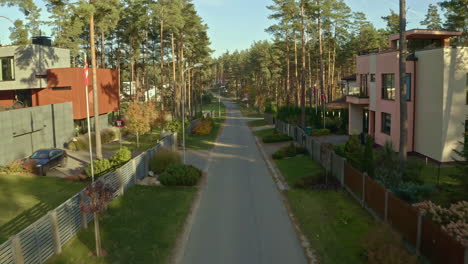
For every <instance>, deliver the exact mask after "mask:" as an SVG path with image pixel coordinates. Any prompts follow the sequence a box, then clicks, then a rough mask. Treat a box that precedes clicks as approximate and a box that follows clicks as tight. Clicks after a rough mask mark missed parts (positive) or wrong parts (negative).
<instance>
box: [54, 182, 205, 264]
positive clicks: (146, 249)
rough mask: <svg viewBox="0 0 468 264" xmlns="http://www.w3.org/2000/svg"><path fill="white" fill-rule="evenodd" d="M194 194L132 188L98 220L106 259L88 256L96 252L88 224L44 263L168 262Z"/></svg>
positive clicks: (184, 190)
mask: <svg viewBox="0 0 468 264" xmlns="http://www.w3.org/2000/svg"><path fill="white" fill-rule="evenodd" d="M195 192H196V188H183V187H176V188H169V187H155V186H140V185H137V186H134V187H132V188H131V189H129V190H128V192H126V193H125V195H124V196H122V197H119V198H118V199H117V200H115V201H113V202H112V203H111V204H110V206H109V208H108V210H107V211H106V212H105V214H104V216H102V217H101V221H100V227H101V235H102V245H103V248H104V250H105V251H106V252H107V254H108V255H107V256H106V257H101V258H95V257H90V254H91V252H94V251H95V244H94V232H93V230H94V228H93V226H92V225H91V226H90V227H88V229H87V230H85V231H82V232H80V233H79V234H78V236H77V237H75V238H74V239H72V240H71V241H70V242H68V243H67V244H66V245H65V247H64V248H63V252H62V254H60V255H58V256H54V257H52V258H51V259H50V260H49V261H48V262H47V263H64V264H65V263H67V264H68V263H72V264H73V263H76V264H81V263H87V264H94V263H100V264H110V263H167V262H168V257H169V256H170V254H171V251H172V249H173V248H174V245H175V242H176V238H177V236H178V235H179V233H180V232H181V231H182V228H183V226H184V223H185V219H186V217H187V216H188V213H189V211H190V208H191V205H192V201H193V199H194V196H195Z"/></svg>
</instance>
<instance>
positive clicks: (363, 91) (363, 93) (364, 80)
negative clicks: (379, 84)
mask: <svg viewBox="0 0 468 264" xmlns="http://www.w3.org/2000/svg"><path fill="white" fill-rule="evenodd" d="M360 88H361V89H360V91H359V93H360V94H359V96H363V97H366V96H368V94H367V74H361V86H360Z"/></svg>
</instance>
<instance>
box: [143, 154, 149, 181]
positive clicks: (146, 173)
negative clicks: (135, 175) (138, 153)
mask: <svg viewBox="0 0 468 264" xmlns="http://www.w3.org/2000/svg"><path fill="white" fill-rule="evenodd" d="M144 153H145V154H144V157H145V176H144V177H147V176H148V172H149V162H150V155H149V153H148V150H147V151H145V152H144ZM144 177H143V178H144Z"/></svg>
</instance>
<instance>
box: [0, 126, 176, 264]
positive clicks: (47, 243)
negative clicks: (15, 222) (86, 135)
mask: <svg viewBox="0 0 468 264" xmlns="http://www.w3.org/2000/svg"><path fill="white" fill-rule="evenodd" d="M176 140H177V136H176V135H175V134H172V135H169V136H167V137H164V138H163V139H162V140H161V141H160V142H159V144H158V145H157V146H155V147H153V148H151V149H149V150H147V151H145V152H143V153H141V154H140V155H138V156H137V157H135V158H133V159H131V160H130V161H129V162H127V163H126V164H125V165H123V166H122V167H120V168H118V169H117V170H116V171H113V172H109V173H107V174H106V175H104V176H102V177H99V178H98V179H97V181H96V182H98V181H99V182H102V183H104V184H108V185H110V186H111V187H112V188H113V189H114V190H116V191H115V193H114V195H113V197H114V199H115V198H116V197H117V196H119V195H121V194H123V193H124V192H125V190H126V189H128V188H130V187H131V186H133V185H134V184H135V183H136V182H137V180H141V179H143V178H144V177H145V176H146V175H148V170H149V163H150V160H151V159H152V158H153V156H154V155H155V154H156V153H157V152H158V151H159V150H160V149H162V148H174V147H175V146H176ZM81 202H85V203H88V202H89V201H88V200H87V198H86V196H85V195H84V193H83V191H80V192H79V193H77V194H75V195H74V196H73V197H71V198H70V199H68V200H67V201H65V202H64V203H62V204H61V205H59V206H58V207H57V208H55V209H53V210H51V211H49V212H48V213H47V214H46V215H44V216H43V217H41V218H40V219H39V220H37V221H36V222H34V223H33V224H31V225H30V226H28V227H26V228H25V229H23V230H22V231H21V232H19V233H18V234H16V235H14V236H12V237H11V238H10V239H8V240H7V241H6V242H5V243H3V244H1V245H0V263H1V264H23V263H24V264H29V263H31V264H32V263H34V264H41V263H44V262H45V261H46V260H47V259H48V258H49V257H51V256H52V255H54V254H60V252H61V251H62V247H63V245H64V244H65V243H67V242H68V241H70V239H72V238H73V237H74V236H75V235H76V234H77V233H78V232H80V230H81V229H83V228H86V227H87V225H88V223H89V222H90V221H91V220H92V219H93V216H92V215H91V214H84V213H82V212H81V210H80V203H81Z"/></svg>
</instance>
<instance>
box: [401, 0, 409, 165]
mask: <svg viewBox="0 0 468 264" xmlns="http://www.w3.org/2000/svg"><path fill="white" fill-rule="evenodd" d="M405 31H406V0H400V150H399V152H400V154H399V155H400V173H403V171H404V169H405V163H406V159H407V152H408V146H407V144H408V140H407V138H408V113H407V109H406V55H407V47H406V37H405Z"/></svg>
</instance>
